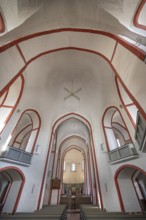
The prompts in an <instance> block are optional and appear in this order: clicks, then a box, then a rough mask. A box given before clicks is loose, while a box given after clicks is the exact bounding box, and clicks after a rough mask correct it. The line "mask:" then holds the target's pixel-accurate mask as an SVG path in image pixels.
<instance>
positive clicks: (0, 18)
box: [0, 13, 5, 33]
mask: <svg viewBox="0 0 146 220" xmlns="http://www.w3.org/2000/svg"><path fill="white" fill-rule="evenodd" d="M4 31H5V23H4V19H3V16H2V14H1V13H0V33H3V32H4Z"/></svg>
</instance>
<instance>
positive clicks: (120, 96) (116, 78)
mask: <svg viewBox="0 0 146 220" xmlns="http://www.w3.org/2000/svg"><path fill="white" fill-rule="evenodd" d="M115 82H116V87H117V91H118V94H119V98H120V100H121V103H122V105H123V106H124V109H125V111H126V113H127V115H128V117H129V119H130V121H131V123H132V125H133V127H134V128H135V127H136V124H135V122H134V120H133V118H132V116H131V114H130V112H129V111H128V109H127V107H126V105H125V102H124V100H123V98H122V95H121V92H120V88H119V84H118V77H117V76H115ZM119 83H120V82H119ZM121 85H122V84H121ZM122 87H123V86H122ZM123 89H124V88H123ZM124 91H125V89H124ZM125 92H126V91H125ZM126 93H127V92H126ZM127 96H128V94H127ZM135 106H136V105H135ZM136 107H137V106H136Z"/></svg>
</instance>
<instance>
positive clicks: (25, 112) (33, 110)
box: [12, 109, 41, 154]
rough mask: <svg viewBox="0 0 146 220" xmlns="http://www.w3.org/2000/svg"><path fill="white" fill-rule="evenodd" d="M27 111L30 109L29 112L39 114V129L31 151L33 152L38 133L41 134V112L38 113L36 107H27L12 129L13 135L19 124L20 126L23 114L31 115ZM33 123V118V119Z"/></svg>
mask: <svg viewBox="0 0 146 220" xmlns="http://www.w3.org/2000/svg"><path fill="white" fill-rule="evenodd" d="M27 111H28V112H29V111H32V112H35V113H36V115H37V116H38V123H39V127H38V131H37V134H36V137H35V140H34V143H33V146H32V150H31V153H32V154H33V152H34V148H35V144H36V141H37V138H38V134H39V131H40V127H41V118H40V115H39V113H38V112H37V111H36V110H35V109H26V110H25V111H24V112H22V114H21V116H20V118H19V120H18V122H17V124H16V125H15V127H14V129H13V131H12V136H13V133H14V131H15V130H16V128H17V126H18V124H19V122H20V120H21V118H22V116H23V114H27V115H29V113H28V112H27ZM29 116H30V115H29ZM32 125H33V120H32Z"/></svg>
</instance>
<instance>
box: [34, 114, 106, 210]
mask: <svg viewBox="0 0 146 220" xmlns="http://www.w3.org/2000/svg"><path fill="white" fill-rule="evenodd" d="M72 115H73V116H74V117H75V116H76V117H79V118H80V119H79V120H80V121H81V120H84V123H85V122H86V123H87V125H88V127H89V131H90V134H91V140H92V143H93V146H92V145H91V146H92V147H93V154H94V158H95V159H94V161H95V165H96V166H95V168H96V174H97V181H98V189H99V197H100V203H101V208H103V203H102V195H101V188H100V181H99V174H98V169H97V161H96V156H95V149H94V141H93V134H92V127H91V124H90V123H89V121H88V120H87V119H86V118H84V117H83V116H82V115H79V114H77V113H73V112H71V113H68V114H66V115H64V116H62V117H60V118H59V119H57V120H56V122H55V123H54V125H53V127H52V132H51V137H50V143H49V147H48V152H47V157H46V162H45V168H44V173H43V178H42V183H41V189H40V196H39V199H38V207H37V209H39V208H40V204H41V200H42V192H43V188H44V181H45V176H46V171H47V166H48V158H49V155H50V150H51V144H52V137H53V134H54V129H55V126H56V125H57V123H58V126H59V125H60V124H61V123H62V121H61V120H62V119H64V118H65V117H68V116H71V117H73V116H72Z"/></svg>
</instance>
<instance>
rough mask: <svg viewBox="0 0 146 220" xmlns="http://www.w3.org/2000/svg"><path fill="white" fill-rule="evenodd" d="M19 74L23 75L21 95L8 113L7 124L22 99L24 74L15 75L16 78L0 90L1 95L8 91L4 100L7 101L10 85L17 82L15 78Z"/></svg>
mask: <svg viewBox="0 0 146 220" xmlns="http://www.w3.org/2000/svg"><path fill="white" fill-rule="evenodd" d="M19 76H20V77H21V80H22V84H21V89H20V93H19V96H18V98H17V101H16V103H15V105H14V106H13V108H12V111H11V112H10V114H9V115H8V117H7V118H6V120H5V126H6V124H7V123H8V121H9V120H10V118H11V116H12V114H13V113H14V111H15V109H16V107H17V105H18V103H19V101H20V99H21V96H22V92H23V88H24V81H25V80H24V77H23V75H22V74H19V75H18V76H17V77H14V78H13V79H12V80H11V81H10V82H9V83H8V84H7V85H6V86H5V87H4V89H3V90H2V91H0V97H1V96H2V95H3V93H4V92H6V96H5V98H4V100H3V101H5V100H6V98H7V95H8V91H9V87H10V86H11V85H12V84H13V83H14V82H15V80H16V79H17V78H18V77H19ZM5 126H4V127H3V129H2V130H1V131H0V134H1V133H2V132H3V130H4V128H5Z"/></svg>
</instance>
